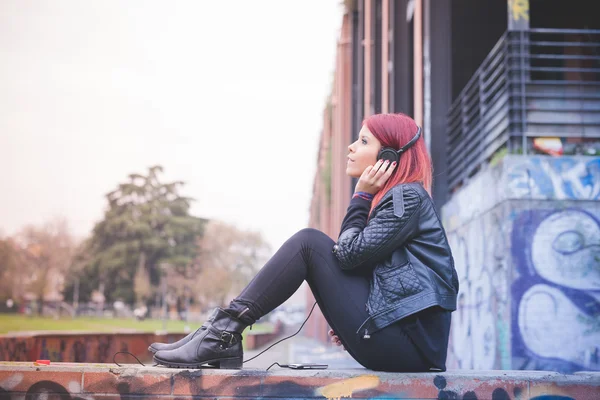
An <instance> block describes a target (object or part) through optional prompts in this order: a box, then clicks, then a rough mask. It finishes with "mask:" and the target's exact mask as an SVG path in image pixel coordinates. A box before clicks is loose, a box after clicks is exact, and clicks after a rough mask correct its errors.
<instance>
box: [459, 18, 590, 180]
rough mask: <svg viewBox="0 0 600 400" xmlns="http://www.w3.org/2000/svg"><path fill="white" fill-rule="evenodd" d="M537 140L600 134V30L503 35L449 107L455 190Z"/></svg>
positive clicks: (527, 32)
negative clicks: (503, 155) (493, 161)
mask: <svg viewBox="0 0 600 400" xmlns="http://www.w3.org/2000/svg"><path fill="white" fill-rule="evenodd" d="M533 137H563V138H564V137H580V138H600V30H575V29H570V30H558V29H529V30H525V31H508V32H505V33H504V34H503V35H502V37H501V38H500V40H499V41H498V42H497V43H496V45H495V46H494V47H493V48H492V50H491V51H490V53H489V54H488V55H487V57H486V58H485V59H484V60H483V62H482V64H481V66H480V67H479V68H478V69H477V71H476V72H475V74H473V76H472V77H471V79H470V80H469V82H468V83H467V84H466V85H465V87H464V88H463V90H462V91H461V93H460V94H459V96H458V97H457V98H456V100H455V101H454V103H453V104H452V106H451V107H450V110H449V111H448V114H447V146H448V147H447V151H448V160H449V161H448V185H449V189H450V191H453V190H454V189H456V188H457V187H459V186H460V185H461V184H462V183H463V182H465V180H466V179H468V178H469V177H470V176H472V175H473V174H474V173H475V172H477V171H478V170H479V169H480V168H481V166H483V165H485V164H487V163H488V162H489V161H490V158H491V157H492V156H493V155H494V154H496V152H498V151H499V150H501V149H503V148H506V149H507V151H508V152H509V153H523V154H527V153H528V152H530V151H531V146H532V145H531V141H532V138H533Z"/></svg>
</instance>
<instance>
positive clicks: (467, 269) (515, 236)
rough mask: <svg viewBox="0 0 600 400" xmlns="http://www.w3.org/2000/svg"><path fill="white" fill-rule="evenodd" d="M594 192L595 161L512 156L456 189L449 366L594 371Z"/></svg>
mask: <svg viewBox="0 0 600 400" xmlns="http://www.w3.org/2000/svg"><path fill="white" fill-rule="evenodd" d="M599 198H600V158H597V157H560V158H553V157H549V156H515V155H510V156H507V157H505V158H504V159H503V160H502V161H501V162H500V163H499V164H498V165H496V166H494V167H490V168H489V169H488V170H486V171H483V172H480V173H479V174H478V175H476V176H475V177H474V178H473V179H472V180H471V181H470V182H469V183H468V184H467V185H466V186H464V187H463V188H461V189H460V190H459V191H457V192H456V193H455V194H453V196H452V198H451V200H450V201H449V202H448V203H447V204H446V205H445V206H444V208H443V211H442V215H443V219H444V226H445V227H446V231H447V234H448V239H449V241H450V245H451V248H452V251H453V254H454V258H455V263H456V269H457V271H458V274H459V279H460V285H461V288H460V293H459V309H458V310H457V312H455V313H454V314H453V320H452V333H451V341H450V346H449V360H448V368H461V369H465V368H473V369H542V370H555V371H561V372H572V371H578V370H600V360H599V359H600V203H598V199H599Z"/></svg>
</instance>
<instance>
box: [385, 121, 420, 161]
mask: <svg viewBox="0 0 600 400" xmlns="http://www.w3.org/2000/svg"><path fill="white" fill-rule="evenodd" d="M420 137H421V127H420V126H418V125H417V133H416V134H415V136H414V137H413V138H412V139H410V141H409V142H408V143H406V144H405V145H404V146H402V147H401V148H400V150H396V149H394V148H392V147H383V148H382V149H381V150H380V151H379V155H378V156H377V159H378V160H388V161H390V162H397V161H398V160H399V159H400V156H401V155H402V153H404V152H405V151H406V150H407V149H408V148H409V147H410V146H412V145H413V144H415V142H416V141H417V140H419V138H420Z"/></svg>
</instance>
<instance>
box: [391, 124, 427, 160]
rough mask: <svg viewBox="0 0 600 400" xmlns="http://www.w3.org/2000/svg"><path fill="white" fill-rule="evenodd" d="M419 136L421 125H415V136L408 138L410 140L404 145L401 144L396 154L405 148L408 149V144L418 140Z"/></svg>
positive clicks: (402, 151) (410, 144) (399, 153)
mask: <svg viewBox="0 0 600 400" xmlns="http://www.w3.org/2000/svg"><path fill="white" fill-rule="evenodd" d="M420 137H421V127H420V126H419V125H417V133H416V134H415V136H414V137H413V138H412V139H410V141H409V142H408V143H406V144H405V145H404V146H402V147H401V148H400V150H398V151H397V153H398V155H401V154H402V153H404V152H405V151H406V150H408V148H409V147H410V146H412V145H413V144H415V142H416V141H417V140H419V138H420Z"/></svg>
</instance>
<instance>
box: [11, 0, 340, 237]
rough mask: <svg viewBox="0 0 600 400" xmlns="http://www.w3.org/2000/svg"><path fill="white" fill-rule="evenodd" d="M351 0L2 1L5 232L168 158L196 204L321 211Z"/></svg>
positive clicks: (292, 226) (88, 200)
mask: <svg viewBox="0 0 600 400" xmlns="http://www.w3.org/2000/svg"><path fill="white" fill-rule="evenodd" d="M340 4H341V1H340V0H304V1H291V0H256V1H248V0H245V1H243V0H241V1H225V0H219V1H214V0H211V1H209V0H194V1H191V0H190V1H174V0H168V1H167V0H163V1H148V0H144V1H123V0H119V1H116V0H111V1H108V0H102V1H91V0H90V1H83V0H52V1H49V0H47V1H38V0H36V1H33V0H2V1H0V194H1V195H0V232H3V233H4V234H13V233H14V232H16V231H17V230H18V229H20V228H21V227H22V226H23V225H25V224H30V223H32V224H41V223H43V222H45V221H47V220H49V219H51V218H52V217H54V216H64V217H66V218H67V219H68V221H69V222H70V225H71V228H72V230H73V232H74V233H75V234H76V235H78V236H80V237H83V236H86V235H88V234H89V232H90V230H91V229H92V227H93V225H94V223H95V222H97V221H98V220H99V219H101V218H102V216H103V212H104V209H105V206H106V201H105V198H104V195H105V194H106V193H107V192H109V191H111V190H112V189H114V188H115V187H116V185H117V184H118V183H119V182H122V181H124V180H126V178H127V176H128V174H130V173H133V172H138V173H144V172H145V171H146V169H147V167H149V166H151V165H155V164H161V165H163V166H164V168H165V174H164V177H165V180H183V181H185V182H186V186H185V187H184V194H185V195H188V196H191V197H194V198H196V199H197V202H196V203H195V204H194V205H193V208H192V213H193V214H194V215H196V216H201V217H206V218H216V219H220V220H223V221H226V222H229V223H234V224H236V225H237V226H239V227H240V228H242V229H253V230H257V231H260V232H262V233H263V234H264V236H265V238H266V239H267V240H268V241H269V243H270V244H271V245H272V246H273V247H274V249H276V248H277V247H278V246H279V245H281V244H282V243H283V242H284V241H285V239H286V238H287V237H288V236H290V235H291V234H293V233H294V232H295V231H297V230H298V229H301V228H303V227H305V226H306V225H307V222H308V210H309V203H310V198H311V193H312V182H313V176H314V172H315V167H316V156H317V146H318V140H319V135H320V130H321V121H322V119H321V118H322V110H323V106H324V103H325V99H326V96H327V94H328V93H329V90H330V86H331V80H332V76H333V67H334V60H335V47H336V40H337V38H338V34H339V27H340V24H341V15H342V6H341V5H340Z"/></svg>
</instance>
